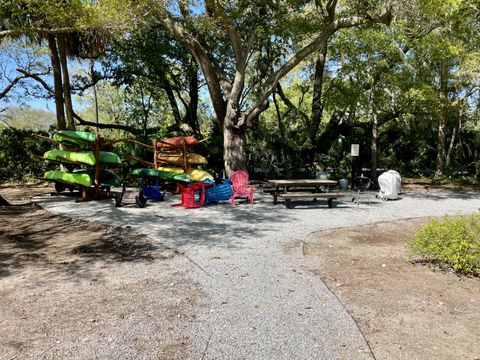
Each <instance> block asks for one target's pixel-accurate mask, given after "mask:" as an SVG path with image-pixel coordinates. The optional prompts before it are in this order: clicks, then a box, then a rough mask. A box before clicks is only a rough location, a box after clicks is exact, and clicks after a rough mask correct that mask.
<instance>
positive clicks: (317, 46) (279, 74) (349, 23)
mask: <svg viewBox="0 0 480 360" xmlns="http://www.w3.org/2000/svg"><path fill="white" fill-rule="evenodd" d="M390 21H391V6H390V5H389V6H388V7H387V9H386V10H385V11H384V12H383V13H382V14H380V15H379V16H377V17H361V16H351V17H346V18H343V19H338V20H334V21H331V22H330V23H329V24H327V26H326V28H325V30H324V31H323V32H322V33H321V34H320V35H319V36H317V37H316V38H315V39H314V40H313V41H312V42H310V43H309V44H307V45H306V46H304V47H303V48H302V49H300V50H299V51H297V52H296V53H295V54H294V55H293V56H292V57H291V58H290V59H289V60H288V61H287V62H286V63H285V64H283V65H282V66H281V67H280V68H279V69H278V70H277V71H275V72H274V73H273V74H272V75H270V77H269V78H268V80H267V81H266V82H265V86H264V90H263V92H262V95H261V96H260V97H259V98H258V100H257V102H256V103H255V105H253V106H252V107H251V108H250V109H249V110H248V111H247V116H246V118H249V117H250V114H252V113H254V112H256V111H257V110H256V108H257V107H261V106H262V104H263V103H264V102H265V101H267V99H268V97H269V96H270V95H271V94H272V92H273V91H274V90H275V88H276V87H277V84H278V82H279V81H280V79H282V78H283V77H284V76H285V75H286V74H288V73H289V72H290V70H292V69H293V68H294V67H296V66H297V65H298V64H299V63H300V62H301V61H303V60H304V59H305V58H306V57H308V56H309V55H311V54H313V53H314V52H315V51H320V50H322V49H323V47H325V46H327V42H328V40H329V38H330V37H331V36H332V35H333V34H334V33H335V32H336V31H338V30H340V29H345V28H349V27H354V26H359V25H364V24H373V23H383V24H389V23H390Z"/></svg>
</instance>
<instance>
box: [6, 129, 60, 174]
mask: <svg viewBox="0 0 480 360" xmlns="http://www.w3.org/2000/svg"><path fill="white" fill-rule="evenodd" d="M31 133H32V131H31V130H20V129H13V128H6V129H2V130H0V183H2V182H6V181H24V180H27V179H30V178H32V177H35V176H42V175H43V173H44V172H45V170H46V169H48V168H51V167H52V165H49V164H48V163H46V162H44V161H41V160H37V159H35V157H34V155H39V156H42V155H43V153H44V152H45V151H47V150H50V149H51V148H52V144H51V143H49V142H47V141H44V140H42V139H39V138H36V137H33V136H32V135H31ZM42 135H44V136H48V134H47V133H42Z"/></svg>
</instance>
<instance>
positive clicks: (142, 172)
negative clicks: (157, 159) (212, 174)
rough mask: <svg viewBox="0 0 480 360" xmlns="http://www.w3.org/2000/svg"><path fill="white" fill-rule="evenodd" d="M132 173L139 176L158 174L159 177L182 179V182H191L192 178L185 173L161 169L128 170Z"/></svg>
mask: <svg viewBox="0 0 480 360" xmlns="http://www.w3.org/2000/svg"><path fill="white" fill-rule="evenodd" d="M130 174H132V175H141V176H158V177H159V178H160V179H167V180H174V181H182V182H192V179H191V178H190V176H189V175H187V174H179V173H177V172H172V171H162V170H155V169H134V170H131V171H130Z"/></svg>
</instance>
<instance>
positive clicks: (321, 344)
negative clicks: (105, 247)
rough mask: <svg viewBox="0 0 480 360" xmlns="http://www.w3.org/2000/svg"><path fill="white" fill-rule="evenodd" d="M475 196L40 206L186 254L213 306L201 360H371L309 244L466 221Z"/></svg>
mask: <svg viewBox="0 0 480 360" xmlns="http://www.w3.org/2000/svg"><path fill="white" fill-rule="evenodd" d="M478 195H479V194H478V193H476V192H453V191H448V192H411V193H409V192H407V193H405V194H403V195H402V199H400V200H397V201H389V202H382V201H380V200H376V199H375V197H374V193H367V194H362V196H361V198H360V201H361V204H360V205H359V206H354V205H352V204H351V203H350V202H348V201H347V200H349V197H348V196H347V197H346V198H345V199H346V200H345V201H344V202H338V203H337V204H336V207H334V208H332V209H329V208H327V207H326V205H325V202H322V201H319V202H318V203H313V202H298V203H297V206H296V207H295V209H286V208H285V207H284V206H283V205H281V204H279V205H277V206H273V205H272V203H271V197H268V196H266V195H264V196H262V195H256V196H257V199H256V203H255V205H254V206H249V205H243V204H242V205H237V206H236V207H231V206H230V205H229V204H228V203H227V204H223V205H217V206H208V207H203V208H199V209H183V208H172V207H170V205H171V204H172V203H174V202H178V197H175V198H174V199H172V196H168V199H167V200H166V201H164V202H162V203H149V204H148V206H147V207H146V208H144V209H139V208H137V207H136V206H126V207H123V208H115V207H114V205H113V203H112V202H110V201H99V202H88V203H75V202H74V201H73V200H72V199H71V198H68V197H56V196H54V197H41V198H37V199H36V201H37V202H38V203H39V204H40V205H41V206H43V207H44V208H46V209H48V210H49V211H51V212H52V213H55V214H63V215H66V216H71V217H80V218H83V219H87V220H92V221H98V222H104V223H108V224H111V225H118V226H129V227H131V228H133V229H135V230H139V231H141V232H143V233H145V234H147V235H148V236H150V237H151V238H152V239H156V240H158V241H160V242H161V243H163V244H164V245H166V246H169V247H171V248H173V249H177V250H178V251H180V252H182V253H184V254H185V255H186V256H187V257H188V259H190V261H188V262H185V266H186V267H188V269H183V270H187V271H189V273H190V274H191V276H192V277H193V278H194V279H195V280H196V281H197V282H198V283H199V284H200V285H201V286H202V287H203V291H204V292H205V293H206V295H207V297H208V301H209V306H208V307H206V308H202V309H199V312H198V314H197V320H196V322H195V323H194V324H193V328H192V333H193V334H194V337H193V340H194V343H193V344H192V347H191V351H192V354H194V355H193V356H194V358H196V359H342V358H346V359H372V356H371V354H370V351H369V348H368V345H367V343H366V342H365V340H364V338H363V336H362V334H361V332H360V331H359V329H358V328H357V326H356V324H355V323H354V321H353V320H352V318H351V316H350V315H349V314H348V312H347V311H346V310H345V309H344V308H343V306H342V305H341V304H340V303H339V302H338V300H337V299H336V297H335V296H334V295H333V294H332V293H331V292H330V291H329V290H328V289H327V288H326V286H325V285H324V283H323V282H322V281H321V279H320V277H318V276H315V275H314V274H312V273H310V272H309V271H307V270H306V268H305V266H304V265H305V262H304V259H303V254H302V244H303V240H304V239H305V238H306V237H307V235H308V234H310V233H312V232H315V231H319V230H324V229H331V228H337V227H346V226H352V225H362V224H368V223H373V222H378V221H386V220H393V219H401V218H412V217H424V216H442V215H445V214H451V215H453V214H467V213H471V212H473V211H478V210H479V209H480V198H479V196H478Z"/></svg>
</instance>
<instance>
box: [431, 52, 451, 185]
mask: <svg viewBox="0 0 480 360" xmlns="http://www.w3.org/2000/svg"><path fill="white" fill-rule="evenodd" d="M447 76H448V73H447V64H446V63H445V61H442V64H441V68H440V91H441V95H442V98H443V104H442V109H441V114H440V119H439V122H438V140H437V168H436V170H435V175H434V179H439V178H441V177H442V176H443V175H444V173H445V162H446V142H447V141H446V136H447V135H446V132H447V107H448V104H447V102H448V88H447V85H448V79H447Z"/></svg>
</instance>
